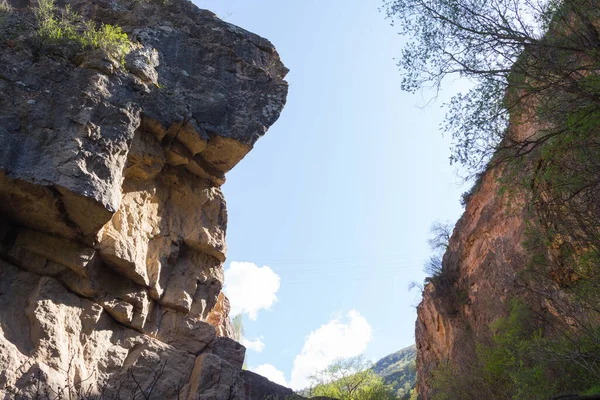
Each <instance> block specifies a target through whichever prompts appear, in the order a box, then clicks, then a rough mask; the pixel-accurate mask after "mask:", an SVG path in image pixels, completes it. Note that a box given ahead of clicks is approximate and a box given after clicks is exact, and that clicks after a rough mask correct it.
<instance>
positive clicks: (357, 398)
mask: <svg viewBox="0 0 600 400" xmlns="http://www.w3.org/2000/svg"><path fill="white" fill-rule="evenodd" d="M309 379H310V381H311V387H310V388H309V389H308V390H307V392H308V393H307V394H308V395H309V396H311V397H315V396H326V397H332V398H335V399H340V400H388V399H390V400H391V399H395V395H394V393H393V391H392V390H391V389H390V388H389V387H387V386H386V385H384V383H383V378H381V377H379V376H377V375H376V374H375V372H373V370H372V369H371V363H370V362H368V361H366V360H365V359H364V357H363V356H357V357H352V358H348V359H340V360H337V361H335V362H334V363H332V364H331V365H329V366H328V367H327V368H325V369H323V370H321V371H318V372H317V373H316V374H315V375H312V376H310V377H309Z"/></svg>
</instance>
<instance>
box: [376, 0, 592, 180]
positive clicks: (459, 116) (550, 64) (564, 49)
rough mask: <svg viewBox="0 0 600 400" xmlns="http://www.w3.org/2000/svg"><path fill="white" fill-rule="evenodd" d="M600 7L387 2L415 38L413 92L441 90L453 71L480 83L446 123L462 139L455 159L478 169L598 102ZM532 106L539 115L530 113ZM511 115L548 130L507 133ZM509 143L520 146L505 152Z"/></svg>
mask: <svg viewBox="0 0 600 400" xmlns="http://www.w3.org/2000/svg"><path fill="white" fill-rule="evenodd" d="M599 5H600V3H599V2H598V0H563V1H559V0H484V1H481V0H384V8H385V10H386V12H387V16H388V17H389V18H390V19H391V20H392V23H393V25H394V26H396V27H398V28H399V31H400V33H401V34H404V35H406V36H407V44H406V45H405V46H404V48H403V49H402V53H401V57H400V59H399V61H398V66H399V67H400V69H401V70H402V71H403V73H404V78H403V83H402V88H403V89H404V90H407V91H409V92H414V91H416V90H418V89H420V88H423V87H433V88H434V89H436V90H439V89H440V88H441V86H442V83H443V82H444V79H445V78H447V77H449V76H461V77H466V78H468V79H470V80H471V81H472V82H473V84H474V86H473V88H472V89H471V90H469V91H468V92H467V93H464V94H458V95H456V96H455V97H454V98H453V99H452V100H451V101H450V103H449V104H448V106H449V110H448V114H447V118H446V124H445V128H444V129H445V131H446V132H448V133H450V134H451V135H452V137H453V138H454V141H453V152H452V157H451V160H452V161H453V162H459V163H462V164H463V165H465V166H466V167H467V168H469V169H470V170H471V172H472V173H476V172H478V171H481V170H482V169H483V168H484V167H485V165H486V163H487V161H488V160H490V158H491V157H492V155H494V154H495V155H496V159H498V160H501V159H504V158H514V157H515V156H516V157H518V156H521V155H523V154H527V153H529V152H530V151H532V149H533V148H534V147H536V146H537V145H539V144H541V143H544V142H545V141H547V140H549V139H550V138H552V137H554V136H556V135H559V134H561V133H562V132H563V131H564V129H565V123H566V122H567V120H568V119H569V118H570V117H575V120H577V115H576V114H577V112H578V111H579V110H580V107H581V105H582V104H587V105H591V106H593V107H595V108H597V107H598V105H599V104H600V102H599V101H600V93H599V92H598V86H597V84H596V82H597V78H596V77H597V70H598V66H599V65H600V51H599V50H600V38H599V35H598V29H597V24H596V23H595V21H594V18H596V15H597V10H598V8H599ZM586 82H590V84H589V85H588V84H587V83H586ZM582 83H583V84H582ZM507 94H508V95H507ZM573 101H575V104H573ZM525 104H526V105H527V106H528V107H531V106H534V107H535V108H536V112H535V113H529V114H527V113H526V112H523V111H527V110H526V108H527V107H524V105H525ZM523 108H525V110H524V109H523ZM509 112H510V113H511V114H510V115H511V118H512V119H519V118H521V119H523V118H531V119H532V120H530V121H528V122H530V123H539V124H540V126H545V129H544V130H545V132H543V133H540V132H539V131H538V132H537V133H536V134H534V135H526V137H517V136H511V135H510V134H507V131H506V129H507V126H508V125H507V123H508V121H509ZM519 113H520V114H521V115H518V114H519ZM549 117H551V118H550V119H551V121H548V118H549ZM581 117H582V116H580V118H581ZM522 122H523V121H522ZM548 122H551V123H550V124H549V123H548ZM501 149H506V150H511V151H509V152H507V153H506V154H505V155H504V157H499V155H498V150H501Z"/></svg>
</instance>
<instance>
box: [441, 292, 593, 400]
mask: <svg viewBox="0 0 600 400" xmlns="http://www.w3.org/2000/svg"><path fill="white" fill-rule="evenodd" d="M541 326H542V325H541V324H540V321H539V320H538V319H537V318H536V316H535V314H534V312H533V311H532V310H531V309H530V308H529V307H528V306H526V304H525V303H524V302H523V301H521V300H517V299H513V300H512V301H511V303H510V312H509V314H508V315H507V316H506V317H504V318H500V319H498V320H497V321H495V322H494V323H493V324H492V326H491V328H492V330H493V331H494V332H495V333H494V337H493V341H492V342H491V343H489V344H487V345H483V344H481V343H480V344H478V346H477V358H476V360H473V362H472V363H471V364H470V365H467V366H464V367H465V368H464V369H463V370H461V371H458V370H456V369H454V368H452V366H451V365H450V364H443V365H441V366H440V367H439V368H438V369H437V370H436V371H435V372H434V375H433V388H434V391H435V395H434V396H433V398H434V399H436V400H446V399H448V400H449V399H458V400H460V399H472V398H494V399H518V400H535V399H540V400H542V399H548V398H551V397H552V396H557V395H560V394H565V393H586V392H589V391H590V390H595V389H594V387H595V386H596V385H597V382H598V379H599V377H600V375H598V373H597V372H594V371H593V369H591V368H589V367H590V366H591V365H592V364H595V362H594V363H589V364H588V365H586V364H585V361H586V360H589V358H590V357H595V356H597V355H598V354H599V353H598V352H597V351H598V348H597V346H596V344H594V343H591V342H590V339H591V338H593V337H594V336H596V337H597V334H598V333H599V332H600V329H599V330H596V331H595V332H594V334H592V335H586V334H581V333H580V334H578V335H575V336H572V337H569V338H566V337H564V336H563V337H551V336H544V334H543V332H542V330H541V328H540V327H541ZM592 342H594V340H592ZM594 353H595V355H594Z"/></svg>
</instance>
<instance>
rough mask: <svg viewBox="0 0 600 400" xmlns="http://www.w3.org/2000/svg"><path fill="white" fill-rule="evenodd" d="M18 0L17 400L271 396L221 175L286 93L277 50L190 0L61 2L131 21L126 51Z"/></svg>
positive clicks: (5, 40)
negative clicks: (45, 23)
mask: <svg viewBox="0 0 600 400" xmlns="http://www.w3.org/2000/svg"><path fill="white" fill-rule="evenodd" d="M8 5H9V7H8V8H7V10H4V11H3V13H2V15H1V17H2V18H1V19H0V143H2V146H1V147H0V398H17V399H28V398H34V397H36V396H40V395H45V396H47V397H48V398H51V399H55V398H56V399H58V398H71V396H72V395H75V394H81V393H86V394H88V395H90V396H91V395H104V396H105V397H104V398H156V399H175V398H177V399H184V398H190V399H234V398H235V399H238V398H239V399H241V398H255V396H253V395H252V393H253V390H255V389H253V382H256V381H257V379H258V378H256V377H253V376H252V374H248V373H242V371H241V369H242V364H243V361H244V355H245V349H244V347H243V346H241V345H240V344H239V343H237V342H235V341H234V340H232V339H231V337H232V327H231V325H230V322H229V316H228V312H229V304H228V300H227V298H226V297H225V296H224V295H223V293H222V292H221V290H222V287H223V262H224V260H225V254H226V245H225V231H226V227H227V211H226V204H225V199H224V198H223V194H222V192H221V189H220V186H221V185H222V184H223V183H224V181H225V173H227V172H228V171H229V170H230V169H231V168H233V167H234V166H235V165H236V164H237V163H238V162H239V161H240V160H241V159H242V158H243V157H244V156H245V155H246V154H247V153H248V152H249V151H250V150H251V149H252V147H253V145H254V144H255V142H256V141H257V140H258V139H259V138H260V137H261V136H262V135H263V134H264V133H265V132H266V130H267V129H268V128H269V127H270V126H271V125H272V124H273V123H274V122H275V121H276V120H277V118H278V117H279V114H280V112H281V110H282V108H283V106H284V104H285V100H286V95H287V83H286V82H285V81H284V77H285V75H286V73H287V69H286V68H285V67H284V66H283V64H282V63H281V61H280V60H279V56H278V54H277V52H276V50H275V48H274V47H273V45H272V44H271V43H270V42H269V41H267V40H266V39H263V38H261V37H259V36H257V35H254V34H252V33H249V32H247V31H245V30H243V29H241V28H238V27H236V26H234V25H231V24H229V23H226V22H223V21H221V20H219V19H218V18H217V17H216V16H215V15H214V14H212V13H211V12H209V11H204V10H200V9H198V8H197V7H196V6H194V5H193V4H192V3H191V2H189V1H186V0H168V1H162V0H152V1H135V0H68V1H57V2H56V5H57V7H58V9H62V10H64V9H65V7H66V6H69V7H70V8H71V10H73V11H74V12H76V13H78V15H79V16H80V17H81V19H82V20H89V21H94V22H95V23H98V24H99V23H105V24H113V25H116V26H120V27H122V29H123V30H124V31H125V32H127V33H128V35H129V38H130V39H131V40H132V41H133V42H134V45H135V49H134V50H133V51H131V52H130V53H129V54H128V55H127V56H126V57H125V59H124V60H115V59H114V57H111V56H110V54H108V53H107V52H106V51H104V50H101V49H96V50H81V49H78V48H73V46H71V44H69V43H68V41H64V42H60V43H45V42H43V41H42V40H40V38H39V37H38V36H36V31H35V26H36V22H35V17H34V14H33V12H32V9H33V8H35V7H36V6H37V3H36V2H35V1H28V0H11V1H9V2H8ZM258 380H259V381H260V382H259V383H260V385H262V386H261V389H260V390H261V393H265V391H266V392H268V391H269V390H270V389H268V388H267V389H265V385H266V384H265V383H264V382H263V381H261V380H260V379H258ZM267 387H269V386H268V385H267ZM270 388H271V389H272V390H274V392H273V393H276V395H274V397H278V396H279V397H282V396H283V395H282V393H285V394H290V393H291V391H289V390H285V389H283V388H281V387H277V386H270ZM147 396H150V397H147ZM90 398H91V397H90Z"/></svg>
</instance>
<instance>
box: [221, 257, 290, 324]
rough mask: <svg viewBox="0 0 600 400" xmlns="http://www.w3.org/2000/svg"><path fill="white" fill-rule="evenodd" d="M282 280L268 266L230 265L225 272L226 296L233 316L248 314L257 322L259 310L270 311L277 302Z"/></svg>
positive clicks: (236, 263)
mask: <svg viewBox="0 0 600 400" xmlns="http://www.w3.org/2000/svg"><path fill="white" fill-rule="evenodd" d="M280 281H281V279H280V278H279V275H277V274H276V273H275V272H273V270H272V269H271V268H269V267H267V266H264V267H261V268H259V267H258V266H257V265H256V264H254V263H250V262H236V261H233V262H232V263H231V264H229V268H228V269H227V270H225V289H224V291H225V294H226V295H227V297H228V298H229V302H230V303H231V315H232V316H235V315H237V314H240V313H246V314H248V316H249V317H250V319H251V320H253V321H254V320H256V316H257V313H258V311H259V310H261V309H265V310H268V309H269V308H270V307H271V306H272V305H273V304H274V303H275V302H276V301H277V296H276V294H277V291H278V290H279V285H280Z"/></svg>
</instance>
